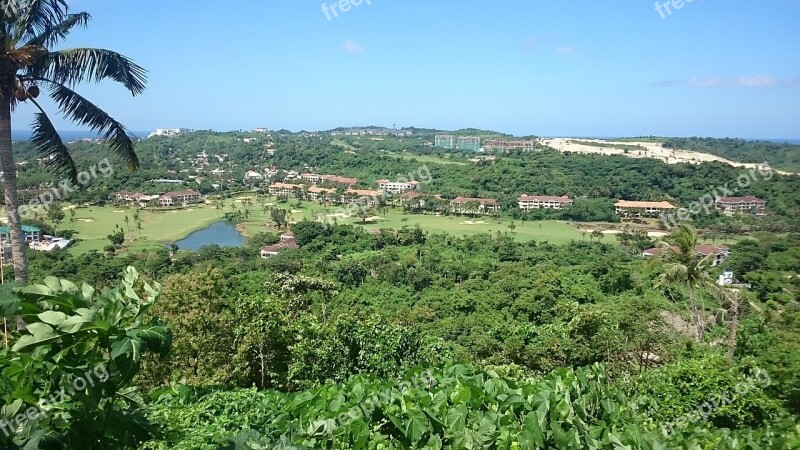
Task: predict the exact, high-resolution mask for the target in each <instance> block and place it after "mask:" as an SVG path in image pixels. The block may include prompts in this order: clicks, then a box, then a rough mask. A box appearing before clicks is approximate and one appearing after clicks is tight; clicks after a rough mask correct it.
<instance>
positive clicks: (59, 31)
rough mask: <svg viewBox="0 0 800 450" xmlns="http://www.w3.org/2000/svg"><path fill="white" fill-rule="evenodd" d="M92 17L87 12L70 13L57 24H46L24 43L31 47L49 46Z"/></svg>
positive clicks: (83, 25) (86, 23) (83, 24)
mask: <svg viewBox="0 0 800 450" xmlns="http://www.w3.org/2000/svg"><path fill="white" fill-rule="evenodd" d="M91 18H92V16H91V15H89V13H85V12H82V13H78V14H70V15H68V16H67V18H66V19H64V20H63V21H61V22H60V23H57V24H48V25H47V26H46V28H45V30H44V31H42V32H41V33H39V35H37V36H35V37H33V38H31V40H29V41H28V42H27V43H26V44H25V45H26V46H32V47H44V48H49V47H51V46H53V45H55V44H57V43H58V42H59V41H61V40H62V39H64V38H66V37H67V35H68V34H69V32H70V31H71V30H72V29H73V28H75V27H76V26H81V27H85V26H86V25H88V24H89V20H90V19H91Z"/></svg>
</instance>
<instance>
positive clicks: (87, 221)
mask: <svg viewBox="0 0 800 450" xmlns="http://www.w3.org/2000/svg"><path fill="white" fill-rule="evenodd" d="M78 220H80V221H81V222H86V223H92V222H94V219H78Z"/></svg>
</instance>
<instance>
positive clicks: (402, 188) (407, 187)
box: [377, 180, 419, 194]
mask: <svg viewBox="0 0 800 450" xmlns="http://www.w3.org/2000/svg"><path fill="white" fill-rule="evenodd" d="M377 183H378V189H379V190H381V191H385V192H389V193H391V194H402V193H403V192H408V191H415V190H417V189H418V188H419V181H409V182H406V183H401V182H394V181H389V180H378V181H377Z"/></svg>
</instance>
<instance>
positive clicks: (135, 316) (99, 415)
mask: <svg viewBox="0 0 800 450" xmlns="http://www.w3.org/2000/svg"><path fill="white" fill-rule="evenodd" d="M137 291H139V292H137ZM141 293H143V295H141ZM159 293H160V286H159V285H158V284H157V283H156V284H154V285H152V286H151V285H149V284H147V283H141V282H139V275H138V273H137V272H136V270H135V269H133V268H129V269H128V270H127V271H126V272H125V274H124V277H123V279H122V280H121V281H120V282H119V285H118V286H117V287H116V288H114V289H108V290H106V291H104V292H102V293H98V292H96V291H95V290H94V288H92V287H90V286H88V285H83V286H82V287H81V288H78V287H77V286H76V285H75V284H73V283H71V282H69V281H66V280H59V279H57V278H52V277H51V278H47V279H46V280H45V283H44V284H42V285H32V286H28V287H25V288H22V289H19V290H18V291H16V292H15V293H14V294H13V295H9V294H8V293H5V295H3V296H2V297H1V298H0V308H1V309H2V313H3V316H4V317H7V318H14V317H19V318H21V319H22V320H24V322H25V323H26V324H27V327H26V330H25V331H23V332H20V333H18V334H16V335H12V337H11V344H12V347H11V349H10V350H9V349H4V350H2V351H0V369H2V372H0V392H2V394H0V407H2V409H0V421H2V422H0V423H1V424H2V426H3V430H2V431H3V433H2V434H0V446H1V447H2V448H8V449H15V448H24V449H36V448H48V449H49V448H74V449H119V448H130V447H132V446H135V445H136V444H137V443H138V442H141V441H143V440H145V439H147V438H149V437H150V435H151V433H152V431H153V429H152V427H151V426H150V424H149V423H148V422H147V421H146V420H145V418H144V415H143V414H142V410H141V403H142V399H141V397H140V396H139V395H138V394H137V392H136V390H135V389H134V388H133V387H131V381H132V379H133V377H134V376H135V375H136V373H137V372H138V370H139V365H140V363H141V358H142V355H143V354H145V353H147V352H154V353H157V354H162V355H164V354H166V353H168V352H169V348H170V342H171V337H170V334H169V332H168V330H167V329H166V328H165V327H164V326H162V325H161V324H159V323H157V322H149V323H145V322H144V318H145V314H146V313H147V312H148V310H149V309H150V307H151V306H152V305H153V303H154V302H155V301H156V298H157V297H158V295H159Z"/></svg>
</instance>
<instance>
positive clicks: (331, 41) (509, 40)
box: [14, 0, 800, 138]
mask: <svg viewBox="0 0 800 450" xmlns="http://www.w3.org/2000/svg"><path fill="white" fill-rule="evenodd" d="M662 2H663V0H662V1H660V2H659V3H662ZM323 3H326V4H327V5H328V11H329V12H328V16H329V17H330V19H331V20H328V16H326V14H325V13H323V11H322V4H323ZM333 3H334V2H333V1H327V2H322V1H320V0H286V1H273V0H225V1H220V0H217V1H210V0H192V1H189V0H136V1H133V0H76V1H72V2H70V5H71V8H72V9H73V10H86V11H88V12H90V13H91V14H92V16H93V20H92V22H91V23H90V26H89V28H88V29H87V30H81V31H78V32H75V33H74V34H73V35H71V36H70V38H69V40H68V41H67V45H66V46H93V47H104V48H111V49H114V50H118V51H120V52H122V53H124V54H126V55H128V56H130V57H132V58H133V59H135V60H136V61H137V62H138V63H139V64H141V65H143V66H144V67H145V68H147V69H148V70H149V72H150V75H149V85H148V90H147V92H146V93H145V94H144V95H142V96H139V97H136V98H132V97H130V95H128V94H125V93H124V91H123V90H122V89H121V88H120V87H118V86H116V85H113V84H101V85H90V86H85V87H83V88H82V92H84V93H85V94H86V95H87V96H89V97H90V98H92V99H93V100H95V101H96V102H97V103H98V104H99V105H101V106H102V107H103V108H105V109H106V110H108V111H110V112H111V113H112V115H113V116H115V117H116V118H118V119H120V120H122V121H123V122H124V123H125V124H126V125H127V126H128V127H129V128H130V129H132V130H141V131H145V130H151V129H154V128H176V127H186V128H194V129H215V130H233V129H251V128H254V127H259V126H266V127H269V128H270V129H280V128H287V129H290V130H294V131H297V130H301V129H306V130H323V129H330V128H333V127H337V126H351V125H382V126H392V124H397V126H417V127H430V128H440V129H458V128H465V127H476V128H484V129H494V130H499V131H505V132H509V133H513V134H516V135H527V134H536V135H541V136H638V135H650V134H655V135H669V136H695V135H697V136H716V137H725V136H733V137H747V138H800V2H798V1H797V0H770V1H755V0H749V1H746V0H726V1H723V0H694V1H693V2H690V3H684V4H683V7H682V8H680V9H675V8H674V7H673V6H670V11H671V14H667V13H666V12H665V11H664V8H663V7H662V12H663V17H662V14H660V13H659V12H658V11H657V10H656V8H655V4H654V2H653V1H650V0H644V1H632V0H613V1H610V0H609V1H582V0H581V1H577V0H574V1H569V0H562V1H541V0H501V1H488V0H484V1H477V0H460V1H458V2H456V1H431V0H402V1H400V0H370V3H371V4H367V0H363V1H362V3H361V5H359V6H352V7H351V8H350V10H349V11H347V12H341V11H340V8H338V7H337V10H336V11H337V14H338V17H334V14H332V13H331V11H330V5H332V4H333ZM670 5H671V4H670ZM49 109H50V110H51V111H53V110H54V109H53V108H52V107H50V108H49ZM31 118H32V111H30V110H29V109H27V108H23V109H22V110H20V111H18V112H17V114H16V115H15V117H14V121H15V124H14V125H15V126H14V128H15V129H22V128H24V126H25V125H26V124H28V123H29V122H30V121H31ZM57 125H58V126H59V127H61V128H63V129H75V128H76V127H75V126H74V125H70V124H69V123H68V122H65V121H58V124H57Z"/></svg>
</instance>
